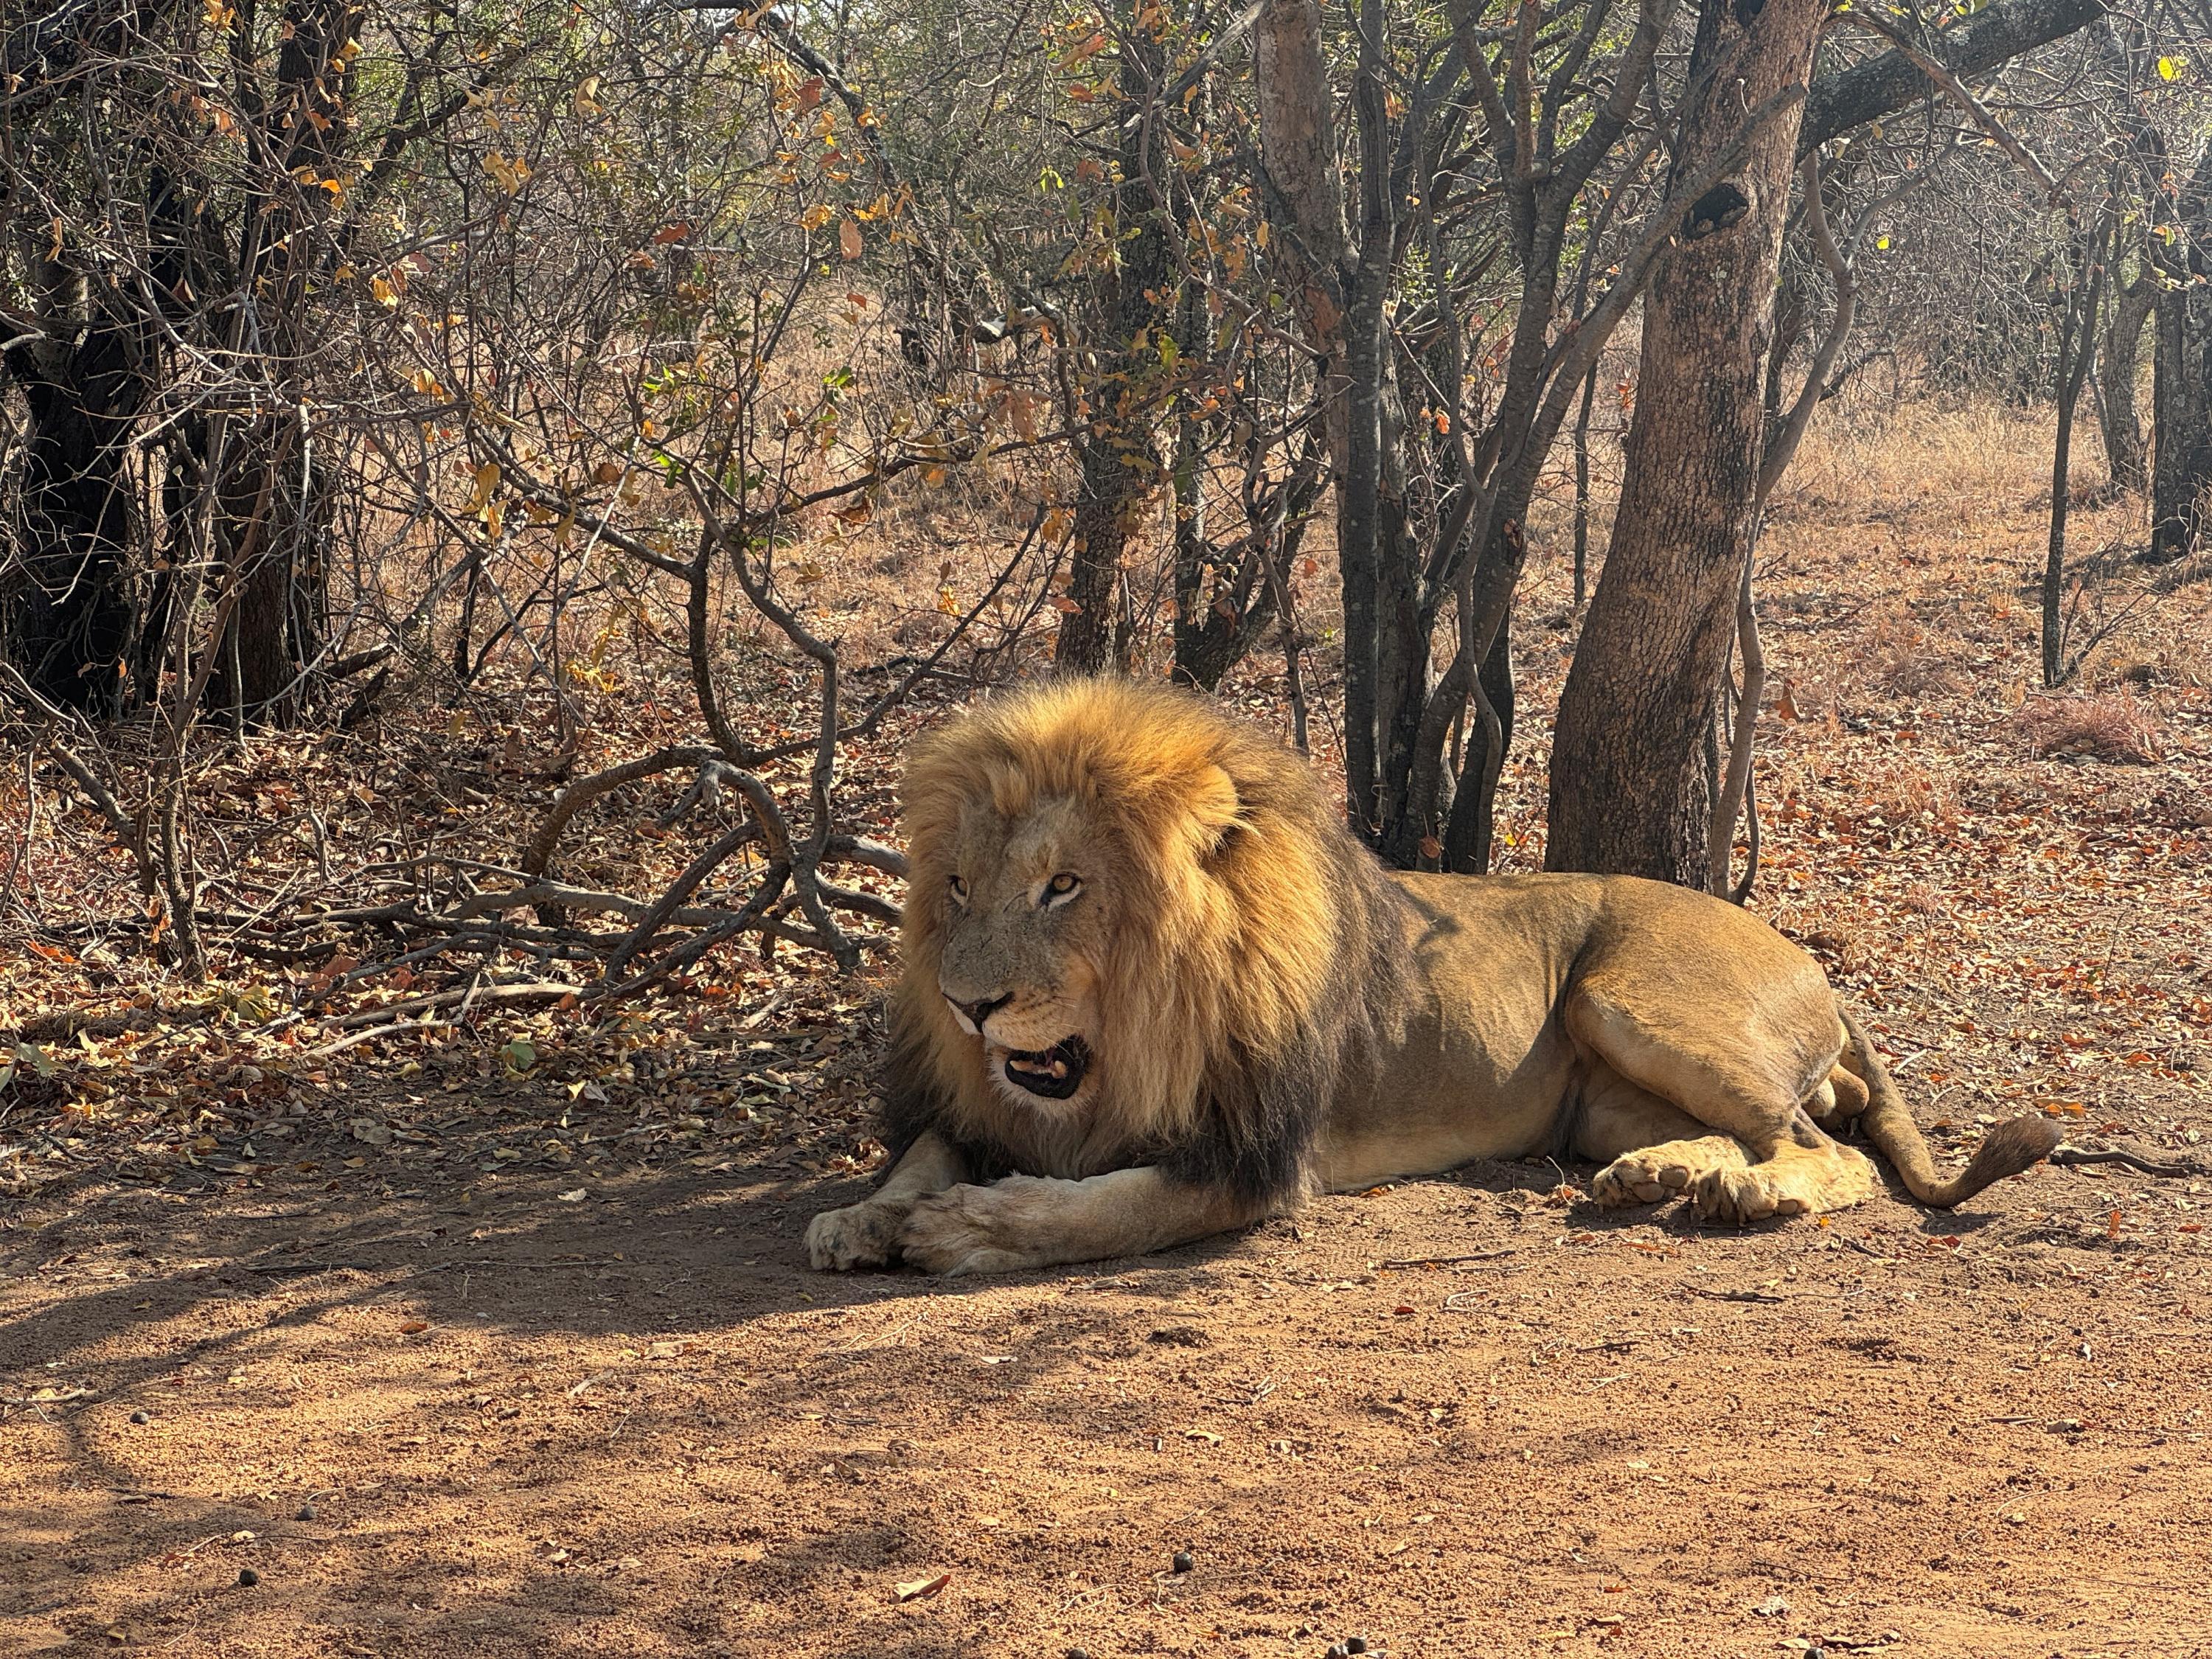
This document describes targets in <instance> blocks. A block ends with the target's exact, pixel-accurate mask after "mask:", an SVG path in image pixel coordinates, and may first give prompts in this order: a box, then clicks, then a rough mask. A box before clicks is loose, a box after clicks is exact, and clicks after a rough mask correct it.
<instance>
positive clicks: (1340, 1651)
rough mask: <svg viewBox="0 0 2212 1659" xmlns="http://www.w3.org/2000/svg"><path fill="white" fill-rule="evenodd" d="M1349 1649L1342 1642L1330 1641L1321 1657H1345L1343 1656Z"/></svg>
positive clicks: (1332, 1658) (1341, 1658)
mask: <svg viewBox="0 0 2212 1659" xmlns="http://www.w3.org/2000/svg"><path fill="white" fill-rule="evenodd" d="M1349 1652H1351V1650H1350V1649H1349V1648H1347V1647H1346V1646H1345V1645H1344V1644H1343V1643H1341V1642H1331V1643H1330V1644H1328V1652H1327V1653H1324V1654H1323V1655H1322V1656H1321V1659H1345V1656H1346V1654H1348V1653H1349Z"/></svg>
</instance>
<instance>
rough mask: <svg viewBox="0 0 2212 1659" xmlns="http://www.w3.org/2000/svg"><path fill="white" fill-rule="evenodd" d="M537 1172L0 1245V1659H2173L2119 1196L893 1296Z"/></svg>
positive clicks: (787, 1218) (1514, 1181) (621, 1193)
mask: <svg viewBox="0 0 2212 1659" xmlns="http://www.w3.org/2000/svg"><path fill="white" fill-rule="evenodd" d="M564 1179H565V1177H563V1176H539V1175H528V1176H477V1182H476V1184H475V1185H474V1186H472V1187H470V1188H452V1187H448V1188H442V1189H441V1188H420V1189H406V1191H405V1195H400V1194H399V1193H398V1192H394V1194H393V1195H392V1196H389V1197H386V1196H383V1195H382V1191H381V1189H380V1190H379V1191H377V1192H374V1193H364V1194H357V1195H345V1196H332V1195H330V1194H326V1193H325V1192H324V1191H323V1190H321V1188H322V1185H323V1183H320V1182H314V1181H313V1180H312V1179H307V1178H302V1179H301V1180H300V1181H299V1182H296V1183H292V1184H289V1185H287V1184H285V1183H280V1182H273V1181H272V1182H269V1183H268V1184H267V1185H266V1186H264V1188H263V1189H261V1190H259V1191H256V1192H253V1193H251V1194H237V1193H218V1194H213V1195H210V1196H208V1197H203V1198H194V1197H187V1196H184V1195H181V1194H174V1193H170V1192H166V1191H148V1190H144V1189H137V1190H131V1189H124V1190H118V1191H116V1192H114V1193H112V1194H110V1195H108V1196H106V1198H105V1199H104V1200H102V1201H100V1202H98V1203H95V1204H93V1205H90V1206H86V1207H84V1208H83V1209H82V1210H81V1211H80V1212H78V1213H77V1214H76V1215H74V1216H72V1217H67V1218H64V1217H63V1216H61V1215H59V1214H54V1215H50V1216H46V1217H40V1218H35V1219H36V1221H37V1222H38V1224H39V1225H36V1226H35V1227H34V1226H32V1225H26V1226H24V1227H21V1228H19V1229H17V1230H15V1231H12V1232H11V1233H10V1234H9V1236H8V1240H7V1253H6V1256H5V1261H4V1267H5V1271H6V1272H7V1273H8V1275H9V1280H10V1283H9V1287H8V1289H7V1291H6V1292H5V1299H4V1303H3V1304H0V1311H4V1316H5V1318H6V1326H5V1331H4V1340H5V1344H6V1354H7V1360H8V1365H7V1370H8V1376H9V1382H8V1383H7V1384H6V1387H7V1391H8V1394H9V1397H10V1404H9V1410H8V1414H7V1421H6V1422H5V1423H4V1425H0V1460H4V1463H5V1466H6V1468H8V1469H9V1471H10V1479H9V1482H8V1487H7V1491H6V1492H5V1495H4V1497H0V1540H4V1541H0V1560H5V1561H6V1562H7V1564H8V1565H7V1571H5V1573H4V1574H0V1583H4V1585H5V1589H4V1592H0V1594H4V1596H5V1600H4V1601H0V1627H4V1628H5V1629H6V1630H7V1631H8V1632H9V1635H8V1637H7V1638H6V1642H5V1645H6V1648H7V1650H8V1651H9V1652H10V1653H20V1654H26V1655H28V1654H40V1653H70V1652H88V1651H106V1650H115V1649H118V1648H120V1649H125V1650H152V1651H159V1652H162V1653H168V1654H177V1655H198V1654H207V1655H223V1656H247V1655H261V1654H276V1653H285V1654H310V1655H326V1654H327V1655H341V1654H343V1655H361V1654H375V1655H380V1656H381V1655H393V1656H398V1655H424V1656H431V1655H436V1656H444V1655H455V1654H462V1653H483V1654H515V1655H536V1654H548V1655H553V1654H560V1655H568V1654H577V1655H581V1654H607V1655H616V1654H623V1655H627V1654H656V1655H657V1654H671V1655H674V1654H685V1655H732V1656H735V1655H748V1656H750V1655H771V1654H773V1655H790V1656H794V1659H796V1656H813V1655H823V1656H828V1655H860V1654H898V1655H915V1656H922V1655H952V1654H959V1653H969V1652H991V1653H1003V1654H1008V1655H1031V1654H1037V1655H1061V1654H1065V1653H1066V1652H1068V1651H1069V1650H1077V1649H1080V1650H1084V1651H1085V1652H1088V1653H1091V1654H1092V1655H1097V1656H1106V1655H1117V1654H1149V1653H1175V1654H1194V1655H1212V1654H1220V1655H1225V1656H1226V1655H1249V1656H1260V1655H1267V1656H1273V1655H1313V1656H1319V1655H1321V1654H1322V1652H1323V1651H1324V1650H1326V1649H1327V1648H1328V1646H1329V1645H1330V1644H1333V1643H1335V1642H1339V1641H1340V1640H1342V1639H1344V1638H1346V1637H1350V1636H1354V1635H1358V1636H1364V1638H1365V1639H1366V1640H1367V1642H1368V1643H1369V1644H1370V1651H1386V1652H1389V1653H1393V1654H1401V1655H1406V1656H1443V1655H1462V1654H1475V1653H1491V1652H1534V1651H1552V1652H1559V1653H1570V1654H1571V1653H1578V1652H1599V1651H1607V1652H1620V1653H1635V1654H1650V1655H1700V1656H1703V1655H1722V1654H1728V1655H1735V1654H1742V1655H1753V1654H1769V1653H1774V1652H1777V1651H1787V1650H1790V1649H1792V1648H1797V1649H1799V1650H1802V1649H1803V1648H1804V1647H1805V1646H1807V1645H1808V1644H1819V1645H1820V1646H1822V1647H1823V1648H1825V1649H1826V1650H1827V1651H1829V1652H1842V1651H1859V1652H1865V1651H1873V1650H1881V1649H1892V1650H1894V1651H1896V1652H1898V1653H1899V1654H1900V1655H1953V1654H1955V1655H2033V1656H2036V1659H2041V1656H2044V1655H2060V1654H2063V1655H2065V1656H2068V1659H2087V1656H2091V1655H2112V1656H2118V1655H2148V1654H2176V1655H2179V1654H2192V1653H2200V1652H2203V1651H2206V1650H2207V1647H2206V1638H2205V1637H2204V1634H2203V1616H2202V1593H2203V1583H2204V1580H2205V1577H2206V1571H2207V1568H2208V1566H2212V1504H2208V1499H2212V1492H2208V1488H2207V1480H2208V1477H2207V1470H2206V1462H2205V1447H2204V1436H2205V1431H2206V1428H2207V1425H2206V1423H2205V1421H2204V1418H2205V1412H2206V1408H2207V1407H2208V1406H2212V1388H2208V1385H2207V1383H2206V1371H2207V1366H2208V1364H2212V1335H2209V1334H2208V1328H2207V1326H2206V1323H2205V1322H2204V1320H2203V1317H2202V1313H2203V1307H2204V1304H2205V1302H2206V1300H2207V1297H2208V1294H2212V1291H2209V1290H2208V1287H2207V1285H2205V1283H2204V1261H2205V1257H2204V1253H2203V1244H2202V1243H2201V1239H2202V1235H2201V1234H2199V1233H2197V1232H2195V1231H2181V1230H2180V1229H2179V1228H2178V1227H2176V1226H2174V1225H2172V1224H2171V1223H2168V1222H2166V1217H2167V1216H2172V1217H2173V1218H2174V1219H2175V1220H2177V1221H2183V1223H2184V1225H2191V1224H2187V1223H2186V1222H2185V1220H2184V1217H2185V1212H2181V1211H2179V1209H2178V1208H2176V1199H2175V1196H2174V1194H2172V1192H2170V1191H2166V1190H2161V1192H2160V1194H2158V1195H2157V1196H2156V1197H2155V1198H2153V1199H2149V1200H2145V1203H2146V1204H2147V1205H2154V1206H2156V1208H2157V1209H2158V1210H2159V1211H2160V1212H2162V1213H2161V1214H2160V1216H2159V1218H2158V1224H2153V1223H2151V1222H2150V1221H2149V1220H2148V1217H2147V1213H2144V1212H2139V1219H2138V1220H2137V1221H2136V1223H2135V1225H2130V1226H2129V1227H2128V1228H2127V1229H2126V1230H2125V1231H2122V1232H2121V1234H2120V1236H2119V1237H2118V1238H2117V1239H2115V1238H2114V1237H2112V1236H2111V1235H2112V1231H2113V1227H2112V1223H2111V1222H2110V1221H2109V1220H2108V1217H2109V1216H2110V1215H2111V1214H2112V1212H2113V1210H2114V1206H2115V1204H2116V1203H2117V1202H2118V1200H2120V1198H2121V1197H2122V1196H2123V1194H2124V1195H2126V1196H2130V1197H2132V1196H2133V1195H2134V1194H2135V1192H2136V1189H2137V1188H2142V1187H2145V1186H2148V1184H2149V1183H2147V1182H2142V1181H2140V1180H2138V1179H2136V1178H2133V1177H2130V1178H2125V1179H2117V1178H2106V1179H2103V1180H2097V1179H2093V1178H2087V1177H2085V1176H2084V1175H2083V1174H2081V1173H2080V1172H2076V1171H2064V1172H2058V1171H2044V1172H2040V1173H2039V1174H2037V1175H2035V1176H2031V1177H2029V1178H2027V1179H2025V1180H2023V1181H2021V1182H2016V1183H2014V1184H2012V1185H2010V1186H2008V1187H2006V1188H2001V1189H1999V1190H1998V1191H1997V1192H1996V1194H1992V1195H1991V1198H1992V1200H1993V1201H1990V1202H1987V1203H1985V1204H1984V1205H1982V1206H1979V1207H1978V1210H1977V1212H1975V1213H1974V1214H1972V1215H1971V1216H1952V1217H1929V1216H1926V1215H1923V1214H1921V1213H1918V1212H1916V1211H1914V1210H1913V1209H1912V1208H1911V1207H1909V1206H1905V1205H1902V1204H1899V1203H1896V1202H1893V1201H1891V1200H1887V1199H1883V1200H1876V1201H1875V1203H1873V1204H1872V1205H1870V1206H1867V1207H1864V1208H1863V1209H1862V1210H1860V1211H1858V1212H1853V1213H1851V1214H1849V1215H1846V1216H1843V1217H1839V1218H1836V1219H1835V1221H1834V1224H1833V1225H1830V1226H1826V1227H1821V1226H1818V1225H1811V1224H1800V1225H1789V1226H1783V1227H1780V1228H1777V1229H1773V1230H1771V1231H1761V1232H1757V1233H1753V1234H1749V1235H1726V1236H1701V1235H1700V1234H1699V1233H1698V1232H1696V1231H1692V1230H1691V1229H1689V1228H1687V1227H1686V1226H1682V1225H1674V1223H1672V1222H1671V1221H1670V1220H1669V1219H1668V1218H1663V1217H1662V1218H1659V1219H1658V1220H1656V1222H1655V1221H1652V1220H1650V1219H1644V1218H1629V1219H1626V1220H1619V1219H1613V1218H1602V1217H1600V1216H1598V1215H1596V1214H1595V1213H1592V1212H1586V1211H1585V1210H1583V1209H1582V1208H1581V1207H1579V1206H1568V1205H1566V1204H1565V1203H1562V1202H1559V1201H1558V1200H1553V1199H1551V1198H1547V1196H1546V1194H1547V1191H1548V1190H1549V1189H1550V1188H1553V1187H1555V1186H1556V1185H1557V1184H1558V1176H1557V1174H1556V1172H1554V1171H1553V1170H1551V1169H1549V1168H1547V1167H1530V1166H1526V1165H1518V1164H1501V1165H1479V1166H1476V1167H1474V1168H1473V1169H1470V1170H1468V1171H1465V1172H1464V1173H1463V1174H1462V1176H1460V1177H1458V1178H1455V1179H1448V1180H1442V1181H1433V1182H1417V1183H1412V1184H1408V1185H1405V1186H1402V1187H1399V1188H1395V1189H1393V1190H1391V1191H1389V1192H1387V1193H1383V1194H1376V1195H1374V1196H1371V1197H1366V1198H1357V1197H1346V1198H1336V1199H1330V1200H1324V1201H1322V1202H1321V1203H1319V1204H1317V1205H1316V1206H1313V1207H1312V1208H1311V1209H1310V1210H1309V1211H1307V1212H1304V1213H1303V1214H1302V1215H1300V1216H1299V1217H1297V1218H1296V1219H1295V1220H1282V1221H1277V1222H1273V1223H1271V1224H1268V1225H1266V1226H1263V1227H1261V1228H1260V1229H1259V1230H1257V1231H1255V1232H1252V1233H1250V1234H1248V1235H1245V1236H1242V1237H1233V1238H1229V1239H1224V1240H1220V1241H1218V1242H1215V1243H1209V1244H1206V1245H1204V1246H1201V1247H1198V1248H1194V1249H1185V1250H1182V1251H1178V1252H1176V1253H1174V1254H1172V1255H1168V1256H1164V1257H1160V1258H1157V1259H1153V1260H1149V1261H1122V1262H1115V1263H1109V1264H1105V1265H1104V1266H1103V1267H1095V1268H1087V1269H1078V1270H1073V1271H1067V1272H1060V1273H1049V1274H1034V1275H1026V1276H1024V1277H1021V1278H1019V1279H1012V1280H1009V1281H1005V1282H999V1283H981V1284H957V1285H941V1284H938V1283H934V1282H933V1281H930V1280H927V1279H921V1278H919V1277H915V1276H911V1275H905V1274H877V1275H866V1276H860V1277H856V1278H849V1279H827V1278H823V1277H820V1276H817V1275H813V1274H811V1273H805V1271H803V1270H802V1269H801V1268H800V1267H799V1265H798V1264H799V1234H800V1231H801V1229H802V1227H803V1225H804V1223H805V1218H806V1217H807V1216H808V1215H809V1214H810V1213H811V1212H812V1211H813V1210H814V1209H815V1208H816V1207H817V1206H820V1205H822V1204H823V1203H827V1202H839V1201H845V1200H848V1198H849V1197H850V1196H851V1195H852V1194H854V1191H855V1190H856V1187H855V1184H854V1182H851V1181H849V1180H848V1181H842V1182H823V1181H821V1180H819V1179H817V1178H813V1177H807V1176H800V1177H799V1178H797V1179H793V1177H792V1176H790V1175H789V1174H788V1173H787V1172H785V1171H783V1170H777V1169H775V1168H773V1167H762V1166H759V1165H747V1166H743V1167H738V1168H732V1169H728V1170H723V1171H720V1172H714V1173H708V1172H706V1171H702V1170H698V1169H696V1168H692V1167H688V1166H687V1165H686V1164H682V1163H678V1164H675V1165H673V1166H672V1167H662V1168H657V1169H656V1168H651V1167H637V1168H631V1169H627V1170H621V1171H619V1172H617V1173H615V1174H612V1175H611V1176H607V1177H606V1178H604V1179H600V1178H594V1179H591V1180H588V1181H586V1182H585V1184H584V1187H583V1189H582V1195H581V1196H580V1198H575V1199H574V1200H570V1201H567V1202H564V1201H563V1200H562V1194H563V1193H564V1192H567V1193H574V1192H575V1191H576V1190H577V1189H576V1188H565V1187H563V1185H562V1182H563V1180H564ZM2189 1190H2190V1191H2192V1192H2196V1191H2201V1187H2200V1186H2197V1185H2195V1184H2192V1185H2191V1187H2190V1188H2189ZM2184 1201H2187V1202H2191V1203H2195V1202H2197V1201H2198V1200H2184ZM2154 1225H2155V1231H2154ZM1431 1257H1434V1258H1445V1259H1446V1260H1443V1261H1438V1262H1437V1263H1435V1264H1434V1265H1421V1266H1405V1265H1401V1264H1403V1263H1407V1262H1411V1261H1421V1260H1423V1259H1425V1258H1431ZM1450 1258H1462V1259H1460V1260H1450ZM80 1390H82V1391H83V1392H79V1391H80ZM42 1394H43V1395H46V1398H45V1399H44V1400H40V1395H42ZM26 1401H32V1402H35V1403H25V1402H26ZM138 1419H143V1420H138ZM1179 1551H1182V1552H1188V1554H1189V1556H1190V1558H1191V1563H1190V1565H1189V1568H1188V1571H1184V1572H1181V1573H1177V1572H1176V1571H1173V1570H1172V1569H1173V1566H1174V1565H1175V1563H1174V1560H1173V1558H1174V1556H1175V1555H1176V1552H1179ZM241 1570H251V1571H252V1572H254V1573H256V1574H258V1577H259V1582H258V1583H256V1584H253V1585H251V1586H250V1587H249V1586H246V1585H245V1584H243V1583H241V1582H240V1578H241ZM945 1575H949V1579H947V1581H946V1582H945V1583H944V1586H943V1588H942V1589H940V1590H939V1591H937V1592H935V1593H933V1594H929V1595H919V1596H915V1598H914V1599H912V1600H910V1601H903V1602H902V1601H900V1600H899V1595H900V1589H901V1587H902V1586H904V1587H908V1589H911V1588H912V1587H913V1586H914V1585H915V1584H916V1583H928V1582H931V1581H934V1580H937V1579H939V1577H941V1576H945Z"/></svg>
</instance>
